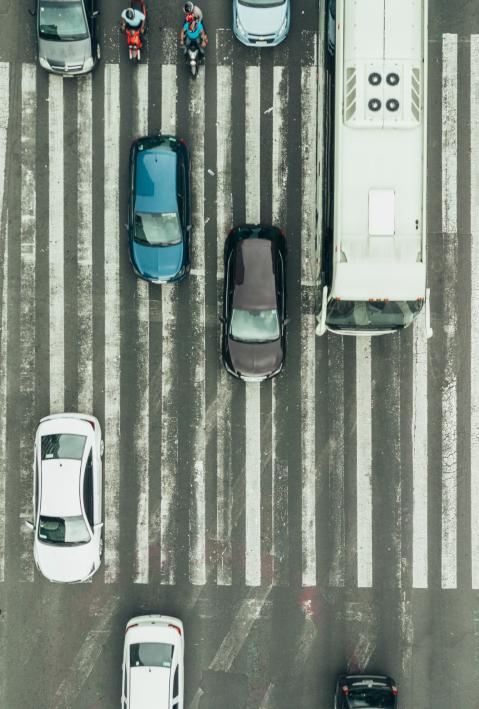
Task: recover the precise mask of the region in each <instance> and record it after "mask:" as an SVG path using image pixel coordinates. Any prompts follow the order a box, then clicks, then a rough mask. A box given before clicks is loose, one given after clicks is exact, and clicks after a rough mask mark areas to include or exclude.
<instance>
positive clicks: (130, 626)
mask: <svg viewBox="0 0 479 709" xmlns="http://www.w3.org/2000/svg"><path fill="white" fill-rule="evenodd" d="M137 626H138V623H132V624H131V625H127V626H126V629H125V635H126V634H127V632H128V631H129V630H130V628H136V627H137Z"/></svg>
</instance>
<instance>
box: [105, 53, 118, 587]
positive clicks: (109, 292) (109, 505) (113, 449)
mask: <svg viewBox="0 0 479 709" xmlns="http://www.w3.org/2000/svg"><path fill="white" fill-rule="evenodd" d="M104 91H105V99H104V100H105V107H104V111H105V121H104V129H105V137H104V144H105V153H104V161H105V164H104V178H105V182H104V235H105V581H106V582H107V583H114V582H115V581H117V580H118V575H119V564H120V552H119V542H120V520H119V515H120V273H119V267H120V250H119V243H120V233H119V221H118V220H119V216H118V215H119V213H120V204H119V182H120V176H119V172H120V153H119V145H120V67H119V65H117V64H106V65H105V89H104Z"/></svg>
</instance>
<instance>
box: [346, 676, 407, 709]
mask: <svg viewBox="0 0 479 709" xmlns="http://www.w3.org/2000/svg"><path fill="white" fill-rule="evenodd" d="M397 706H398V690H397V685H396V683H395V681H394V680H393V679H392V677H388V676H387V675H369V674H368V675H352V674H351V675H343V676H341V677H338V680H337V683H336V693H335V695H334V709H397Z"/></svg>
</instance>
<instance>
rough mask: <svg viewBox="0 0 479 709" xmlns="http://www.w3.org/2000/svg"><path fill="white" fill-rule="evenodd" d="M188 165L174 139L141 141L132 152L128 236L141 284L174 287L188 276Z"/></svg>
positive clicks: (179, 143)
mask: <svg viewBox="0 0 479 709" xmlns="http://www.w3.org/2000/svg"><path fill="white" fill-rule="evenodd" d="M190 229H191V225H190V159H189V153H188V149H187V147H186V143H185V142H184V140H182V139H181V138H176V137H175V136H173V135H156V136H149V137H145V138H139V139H138V140H136V141H135V142H134V143H133V145H132V146H131V151H130V202H129V216H128V235H129V249H130V260H131V263H132V265H133V268H134V270H135V272H136V274H137V275H138V276H140V278H143V279H145V280H147V281H150V282H151V283H176V282H178V281H181V280H182V279H183V278H184V277H185V276H186V274H187V273H188V270H189V238H190Z"/></svg>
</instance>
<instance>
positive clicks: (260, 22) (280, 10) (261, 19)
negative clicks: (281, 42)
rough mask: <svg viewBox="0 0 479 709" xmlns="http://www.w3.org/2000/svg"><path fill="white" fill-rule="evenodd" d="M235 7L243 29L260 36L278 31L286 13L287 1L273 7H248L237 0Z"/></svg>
mask: <svg viewBox="0 0 479 709" xmlns="http://www.w3.org/2000/svg"><path fill="white" fill-rule="evenodd" d="M236 8H237V10H236V11H237V14H238V19H239V21H240V22H241V24H242V26H243V28H244V30H245V31H246V32H247V33H248V34H253V35H261V36H263V35H270V34H276V33H277V32H279V30H280V29H281V25H282V24H283V22H284V18H285V17H286V16H287V14H288V3H287V2H285V3H283V4H282V5H275V6H273V7H249V6H247V5H241V4H240V3H239V2H238V3H237V5H236Z"/></svg>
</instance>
